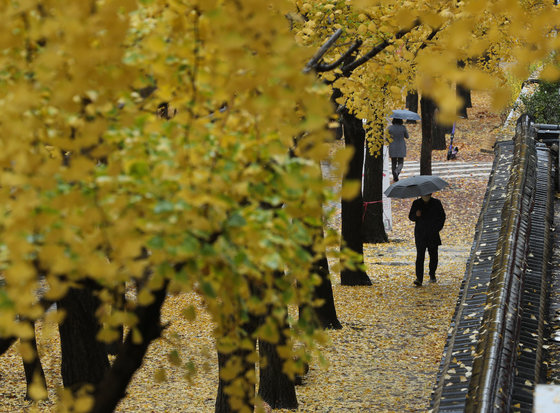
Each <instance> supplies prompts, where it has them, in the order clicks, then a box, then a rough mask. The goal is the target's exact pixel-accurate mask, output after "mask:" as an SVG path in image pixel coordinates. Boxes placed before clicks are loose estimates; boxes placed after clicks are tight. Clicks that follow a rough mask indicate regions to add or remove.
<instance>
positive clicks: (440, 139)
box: [432, 119, 451, 151]
mask: <svg viewBox="0 0 560 413" xmlns="http://www.w3.org/2000/svg"><path fill="white" fill-rule="evenodd" d="M433 122H434V129H433V131H432V150H434V151H436V150H437V151H443V150H445V149H447V142H446V140H445V134H447V133H451V127H449V126H445V125H442V124H440V123H438V122H437V121H436V120H435V119H434V120H433Z"/></svg>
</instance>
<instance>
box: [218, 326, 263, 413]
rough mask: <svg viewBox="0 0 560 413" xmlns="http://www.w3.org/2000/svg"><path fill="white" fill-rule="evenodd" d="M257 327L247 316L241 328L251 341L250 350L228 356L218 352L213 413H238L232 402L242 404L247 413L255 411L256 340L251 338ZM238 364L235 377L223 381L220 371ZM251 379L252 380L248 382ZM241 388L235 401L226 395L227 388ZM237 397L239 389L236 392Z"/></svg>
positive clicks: (238, 351)
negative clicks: (216, 388) (216, 389)
mask: <svg viewBox="0 0 560 413" xmlns="http://www.w3.org/2000/svg"><path fill="white" fill-rule="evenodd" d="M257 325H258V320H257V319H256V318H255V317H253V316H249V321H248V322H247V323H245V325H244V326H243V327H242V328H243V333H244V334H245V336H246V337H247V339H250V340H251V341H252V343H253V344H252V349H251V350H249V349H243V350H237V351H235V352H233V353H230V354H224V353H220V352H219V351H218V371H219V380H218V394H217V395H216V405H215V410H214V411H215V413H232V412H235V411H238V409H234V408H232V406H231V403H232V401H233V402H234V403H235V404H236V405H240V404H242V405H243V406H246V408H247V409H248V410H247V411H248V412H252V411H253V410H254V409H255V377H254V376H255V362H254V361H251V360H254V358H253V357H251V356H253V355H254V354H255V353H256V351H257V349H256V347H257V345H256V344H257V343H256V340H254V339H253V338H252V336H253V333H254V332H255V330H256V328H257ZM237 362H240V368H239V369H238V370H237V376H236V377H234V378H233V379H231V380H224V379H223V378H222V371H223V370H224V369H225V368H227V367H228V366H230V365H231V364H232V363H237ZM250 377H253V380H250ZM239 385H241V386H243V388H242V389H241V391H242V393H243V397H242V398H239V397H236V400H232V399H231V397H230V395H229V394H227V388H228V387H229V386H239ZM236 394H237V395H239V389H238V391H237V392H236Z"/></svg>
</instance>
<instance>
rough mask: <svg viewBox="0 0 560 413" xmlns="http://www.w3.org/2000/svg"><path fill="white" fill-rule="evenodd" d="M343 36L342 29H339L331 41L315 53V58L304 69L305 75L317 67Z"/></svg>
mask: <svg viewBox="0 0 560 413" xmlns="http://www.w3.org/2000/svg"><path fill="white" fill-rule="evenodd" d="M341 34H342V29H338V30H337V31H336V32H334V34H333V35H332V36H331V37H329V39H328V40H327V41H326V42H325V44H323V45H322V46H321V48H320V49H319V50H318V51H317V53H315V56H313V57H312V58H311V60H310V61H309V62H307V64H306V65H305V67H304V68H303V73H309V72H310V71H311V70H313V69H314V68H315V66H317V63H318V62H319V60H321V58H322V57H323V56H324V54H325V53H327V51H328V50H329V49H330V48H331V46H332V45H333V44H334V42H336V41H337V40H338V38H339V37H340V35H341Z"/></svg>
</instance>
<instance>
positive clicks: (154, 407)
mask: <svg viewBox="0 0 560 413" xmlns="http://www.w3.org/2000/svg"><path fill="white" fill-rule="evenodd" d="M473 106H474V107H473V108H472V109H469V119H467V120H460V121H459V122H458V124H457V131H456V134H455V143H456V144H457V145H458V146H459V148H460V150H459V160H462V161H473V162H474V161H490V160H492V154H489V153H487V152H484V153H483V152H481V150H480V149H481V148H485V149H489V148H490V147H491V142H492V141H493V139H495V136H496V134H497V133H498V129H497V127H498V126H499V125H500V117H499V116H498V115H495V114H492V113H490V111H489V109H488V108H489V102H488V99H487V98H486V96H485V95H481V94H474V95H473ZM407 127H408V129H409V132H410V134H411V139H410V142H409V146H408V148H409V153H408V157H407V160H414V159H418V157H419V152H420V126H419V125H407ZM433 159H434V160H444V159H445V151H437V152H434V154H433ZM449 181H450V183H451V187H450V188H449V189H447V190H445V191H442V192H440V193H438V194H437V195H436V197H438V198H439V199H441V200H442V202H443V204H444V207H445V209H446V212H447V217H448V218H447V222H446V225H445V227H444V229H443V231H442V234H441V235H442V240H443V246H442V247H441V249H440V264H439V268H438V273H437V276H438V282H437V283H436V284H425V286H424V287H422V288H414V287H413V286H412V281H413V280H414V260H415V250H414V244H413V239H412V234H413V225H412V223H411V222H410V221H408V218H407V216H408V209H409V207H410V203H411V201H412V200H394V201H393V204H392V211H393V225H394V229H393V231H391V232H390V233H389V238H390V242H389V243H386V244H377V245H373V244H367V245H365V262H366V266H367V272H368V275H369V276H370V278H371V280H372V282H373V286H371V287H342V286H340V282H339V281H340V280H339V278H338V276H337V275H334V276H333V277H334V278H333V283H334V295H335V300H336V306H337V312H338V317H339V319H340V321H341V323H342V324H343V329H342V330H338V331H331V332H329V335H330V337H331V339H332V345H330V346H327V347H325V348H324V354H325V356H326V358H327V359H328V361H329V363H330V364H329V367H328V368H326V369H322V368H321V367H319V366H318V365H312V366H311V369H310V372H309V373H308V375H307V376H306V378H305V380H304V384H303V385H302V386H298V399H299V402H300V408H299V410H298V411H300V412H337V413H338V412H364V411H375V412H425V411H427V410H428V408H429V400H430V393H431V390H432V388H433V386H434V384H435V378H436V374H437V370H438V366H439V362H440V358H441V354H442V351H443V346H444V343H445V338H446V334H447V329H448V327H449V322H450V319H451V316H452V314H453V311H454V309H455V302H456V299H457V294H458V291H459V286H460V283H461V280H462V278H463V275H464V271H465V263H466V259H467V257H468V254H469V250H470V246H471V242H472V237H473V235H474V226H475V223H476V220H477V218H478V214H479V211H480V206H481V203H482V198H483V196H484V191H485V189H486V181H487V180H486V179H485V178H483V179H480V178H479V179H474V178H465V179H450V180H449ZM193 302H197V299H196V297H194V296H193V295H183V296H179V297H170V298H169V299H168V300H167V302H166V305H165V309H164V318H165V320H166V321H170V322H171V326H170V328H169V329H168V330H167V331H166V333H165V338H164V339H161V340H158V341H157V342H156V343H154V344H153V345H152V346H151V347H150V351H149V354H148V356H147V357H146V359H145V362H144V366H143V367H142V368H141V369H140V370H139V371H138V372H137V374H136V375H135V377H134V380H133V382H132V384H131V385H130V387H129V389H128V397H127V398H126V399H125V400H124V401H123V402H122V403H121V405H120V406H119V409H118V411H119V412H192V413H195V412H196V413H199V412H212V411H213V407H214V400H215V396H216V389H217V368H216V363H217V360H216V355H215V350H214V347H213V342H212V340H211V339H210V335H211V334H210V331H211V323H210V321H209V320H208V319H206V318H204V315H202V316H200V317H199V318H198V319H197V320H196V321H195V322H188V321H186V320H185V319H184V318H183V317H182V316H181V314H180V310H181V309H182V308H183V307H184V305H185V304H187V303H193ZM199 307H200V306H199ZM38 339H39V344H40V347H41V349H40V351H41V361H42V362H43V367H44V368H45V372H46V375H47V383H48V387H49V396H50V399H51V400H54V399H55V398H56V388H57V387H60V386H61V378H60V368H59V365H60V352H59V342H58V335H57V334H56V329H53V328H52V326H51V327H49V326H43V327H42V328H41V330H40V334H39V338H38ZM176 346H177V347H178V348H180V349H181V356H182V360H183V362H188V361H189V360H193V361H195V362H196V364H197V365H199V366H201V368H200V369H199V370H198V372H197V374H196V375H195V376H194V377H193V378H192V380H190V381H189V380H187V379H185V375H186V373H187V370H186V369H185V368H183V367H177V366H174V365H172V364H170V363H169V362H168V353H169V351H170V350H171V349H172V348H174V347H176ZM161 368H165V369H166V373H165V378H166V380H163V381H161V380H158V381H156V380H154V372H156V371H158V369H161ZM158 377H159V379H163V378H164V375H163V374H162V372H161V371H159V373H158ZM24 394H25V381H24V374H23V366H22V362H21V358H20V357H19V356H18V354H17V349H16V348H15V346H14V348H12V349H11V350H10V351H9V352H8V353H7V354H5V355H4V356H2V357H0V411H1V412H22V411H41V412H50V411H54V409H53V408H52V403H50V402H46V403H39V405H37V406H33V405H30V404H29V403H25V402H24V400H23V397H24Z"/></svg>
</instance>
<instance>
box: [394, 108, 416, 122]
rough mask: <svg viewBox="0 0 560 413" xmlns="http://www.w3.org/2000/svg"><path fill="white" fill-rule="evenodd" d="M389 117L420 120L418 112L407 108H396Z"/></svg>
mask: <svg viewBox="0 0 560 413" xmlns="http://www.w3.org/2000/svg"><path fill="white" fill-rule="evenodd" d="M389 117H390V118H395V119H404V120H420V115H418V113H416V112H413V111H411V110H406V109H395V110H393V113H392V114H391V116H389Z"/></svg>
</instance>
